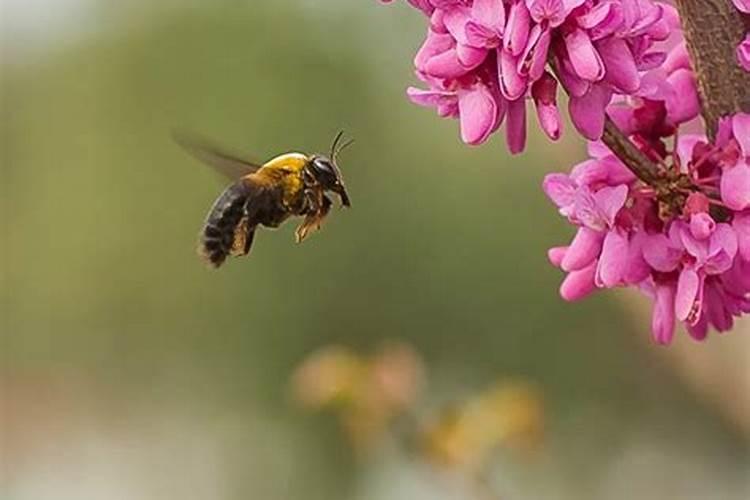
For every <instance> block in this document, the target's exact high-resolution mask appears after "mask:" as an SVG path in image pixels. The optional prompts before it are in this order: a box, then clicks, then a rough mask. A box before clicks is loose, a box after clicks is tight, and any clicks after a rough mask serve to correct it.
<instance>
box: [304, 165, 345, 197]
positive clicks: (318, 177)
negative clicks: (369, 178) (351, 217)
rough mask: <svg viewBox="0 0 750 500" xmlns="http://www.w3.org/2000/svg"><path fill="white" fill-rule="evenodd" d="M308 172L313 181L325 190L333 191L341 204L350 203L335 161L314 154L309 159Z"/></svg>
mask: <svg viewBox="0 0 750 500" xmlns="http://www.w3.org/2000/svg"><path fill="white" fill-rule="evenodd" d="M309 169H310V174H311V175H312V177H313V178H314V179H315V181H316V182H317V183H318V184H319V185H320V187H322V188H323V189H325V190H326V191H333V192H334V193H336V194H338V195H339V197H340V198H341V204H342V205H344V206H345V207H348V206H349V205H350V202H349V195H348V194H347V193H346V188H345V187H344V182H343V181H342V179H341V172H339V169H338V167H337V166H336V163H335V162H334V161H333V160H331V159H330V158H328V157H326V156H321V155H315V156H313V157H312V160H310V165H309Z"/></svg>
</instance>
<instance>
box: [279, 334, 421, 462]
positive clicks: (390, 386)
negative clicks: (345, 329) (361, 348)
mask: <svg viewBox="0 0 750 500" xmlns="http://www.w3.org/2000/svg"><path fill="white" fill-rule="evenodd" d="M423 373H424V369H423V364H422V360H421V358H420V357H419V355H418V354H417V353H416V352H415V351H414V350H413V349H412V348H411V347H409V346H408V345H406V344H403V343H400V342H390V343H386V344H384V345H383V346H382V347H381V348H380V349H379V351H378V352H377V353H376V354H375V355H373V356H370V357H365V356H361V355H358V354H356V353H354V352H352V351H351V350H349V349H347V348H345V347H341V346H329V347H324V348H322V349H320V350H319V351H317V352H314V353H312V354H311V355H310V356H308V358H307V359H306V360H305V361H303V362H302V364H301V365H300V366H299V367H298V368H297V370H296V371H295V372H294V374H293V375H292V391H293V394H294V397H295V399H296V400H297V401H298V402H299V403H300V404H301V405H303V406H305V407H308V408H311V409H321V408H326V407H329V408H331V407H332V408H335V409H336V410H337V415H338V417H339V419H340V421H341V425H342V427H343V428H344V429H345V431H346V433H347V436H348V437H349V439H350V441H351V442H352V444H353V446H354V447H355V448H357V449H364V448H367V447H369V445H371V444H372V443H373V442H374V441H375V440H376V438H378V437H380V436H381V435H382V433H383V431H384V430H385V428H386V426H387V424H388V423H389V421H390V420H391V419H392V418H393V417H395V416H397V415H398V414H399V413H401V412H403V411H404V410H405V409H407V408H408V407H409V406H410V405H411V403H412V402H413V401H414V400H415V398H416V396H417V393H418V392H419V389H420V387H421V385H422V382H423V379H424V377H423Z"/></svg>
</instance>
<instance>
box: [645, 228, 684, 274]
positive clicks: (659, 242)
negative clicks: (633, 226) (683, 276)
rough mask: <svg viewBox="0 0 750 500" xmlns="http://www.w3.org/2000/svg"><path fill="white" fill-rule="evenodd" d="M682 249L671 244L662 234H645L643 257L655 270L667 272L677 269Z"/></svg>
mask: <svg viewBox="0 0 750 500" xmlns="http://www.w3.org/2000/svg"><path fill="white" fill-rule="evenodd" d="M682 254H683V252H682V250H680V249H678V248H675V247H674V246H672V244H671V242H670V241H669V238H667V237H666V236H665V235H664V234H651V235H647V236H646V239H645V241H644V244H643V258H644V259H646V262H647V263H648V265H650V266H651V267H653V268H654V269H655V270H656V271H660V272H663V273H668V272H671V271H674V270H675V269H677V266H678V265H679V263H680V260H681V259H682Z"/></svg>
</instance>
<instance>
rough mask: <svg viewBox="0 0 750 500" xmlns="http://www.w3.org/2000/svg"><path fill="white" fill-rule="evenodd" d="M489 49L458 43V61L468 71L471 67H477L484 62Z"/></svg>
mask: <svg viewBox="0 0 750 500" xmlns="http://www.w3.org/2000/svg"><path fill="white" fill-rule="evenodd" d="M488 53H489V50H488V49H487V48H485V47H472V46H470V45H463V44H458V46H457V47H456V54H457V55H458V61H459V62H460V63H461V65H462V66H463V67H464V68H465V69H466V71H467V72H468V71H469V70H470V69H473V68H476V67H477V66H479V65H480V64H482V63H483V62H484V60H485V59H486V58H487V54H488Z"/></svg>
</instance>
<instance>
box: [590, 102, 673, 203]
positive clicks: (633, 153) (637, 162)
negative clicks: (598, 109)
mask: <svg viewBox="0 0 750 500" xmlns="http://www.w3.org/2000/svg"><path fill="white" fill-rule="evenodd" d="M602 141H603V142H604V144H606V145H607V146H608V147H609V149H611V150H612V152H613V153H614V154H615V155H616V156H617V157H618V158H619V159H620V160H621V161H622V162H623V163H624V164H625V166H626V167H628V168H629V169H630V170H631V171H632V172H633V173H634V174H635V175H636V177H638V178H639V179H640V180H642V181H643V182H644V183H646V184H648V185H649V186H651V187H652V188H654V190H655V191H656V192H660V191H661V190H663V188H664V182H663V180H662V179H660V178H659V176H658V175H657V172H658V168H657V166H656V164H655V163H654V162H652V161H651V160H650V159H649V158H648V157H647V156H646V155H645V154H644V153H643V152H642V151H641V150H640V149H638V148H637V147H636V146H635V144H633V143H632V142H631V140H630V139H628V137H627V136H626V135H625V134H624V133H623V132H622V131H621V130H620V129H619V128H618V127H617V125H615V122H613V121H612V120H611V119H610V118H609V116H607V117H606V118H605V121H604V134H603V135H602Z"/></svg>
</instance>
